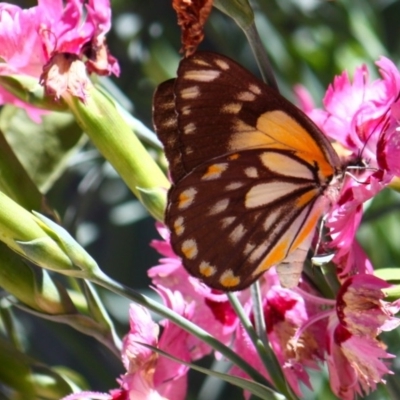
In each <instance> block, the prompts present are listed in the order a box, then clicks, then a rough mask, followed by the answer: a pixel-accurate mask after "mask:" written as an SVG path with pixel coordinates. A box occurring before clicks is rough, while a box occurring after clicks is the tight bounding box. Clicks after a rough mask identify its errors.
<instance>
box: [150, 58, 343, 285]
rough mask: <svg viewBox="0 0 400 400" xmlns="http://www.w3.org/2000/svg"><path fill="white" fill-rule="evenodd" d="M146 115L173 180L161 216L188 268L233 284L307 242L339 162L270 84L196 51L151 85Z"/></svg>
mask: <svg viewBox="0 0 400 400" xmlns="http://www.w3.org/2000/svg"><path fill="white" fill-rule="evenodd" d="M154 124H155V127H156V130H157V133H158V135H159V137H160V139H161V141H162V142H163V143H164V146H165V152H166V156H167V158H168V160H169V162H170V170H171V176H172V179H173V181H174V186H173V187H172V188H171V190H170V192H169V196H168V208H167V212H166V220H165V222H166V224H167V225H168V227H169V228H170V230H171V243H172V246H173V248H174V250H175V252H176V253H177V254H178V255H179V256H181V257H182V261H183V264H184V266H185V267H186V268H187V269H188V271H189V272H190V273H191V274H192V275H194V276H197V277H199V278H200V279H202V280H203V281H204V282H205V283H206V284H207V285H209V286H211V287H213V288H217V289H222V290H239V289H243V288H245V287H246V286H248V285H249V284H250V283H252V282H253V281H254V280H256V279H257V278H258V277H259V276H260V274H262V273H263V272H264V271H265V270H267V269H268V268H270V267H271V266H272V265H275V264H278V263H280V262H282V261H283V260H285V259H287V258H288V256H289V255H291V254H292V255H293V251H295V250H296V249H302V248H303V249H304V248H305V247H307V246H308V245H309V242H310V240H311V239H310V238H311V235H312V233H313V230H314V228H315V225H316V223H317V221H318V219H319V217H320V216H321V213H322V212H323V209H324V203H325V201H324V197H323V196H322V194H323V192H324V190H326V187H327V185H328V184H329V182H330V181H331V179H332V177H333V176H334V174H335V173H336V171H337V169H339V166H340V163H339V160H338V157H337V155H336V153H335V152H334V150H333V149H332V147H331V145H330V144H329V142H328V141H327V140H326V138H325V137H324V136H323V134H322V133H321V132H320V131H319V129H318V128H317V127H316V126H315V125H314V124H313V123H312V122H311V121H310V120H309V119H308V118H307V117H306V116H305V115H304V114H303V113H302V112H301V111H299V110H298V109H297V108H296V107H295V106H293V105H292V104H291V103H290V102H288V101H287V100H286V99H284V98H283V97H282V96H280V95H279V94H278V93H277V92H276V91H275V90H274V89H272V88H270V87H268V86H267V85H265V84H264V83H262V82H260V81H259V80H257V79H256V78H255V77H254V76H253V75H251V74H250V73H249V72H247V71H246V70H244V69H243V68H242V67H241V66H239V65H238V64H236V63H235V62H233V61H232V60H230V59H228V58H225V57H222V56H220V55H217V54H213V53H197V54H195V55H194V56H192V57H190V58H187V59H184V60H183V61H182V62H181V63H180V66H179V69H178V77H177V79H175V80H171V81H167V82H165V83H164V84H162V85H161V86H160V87H159V88H158V90H157V91H156V94H155V97H154ZM303 253H305V252H304V251H303ZM303 258H304V256H303ZM302 261H303V260H302Z"/></svg>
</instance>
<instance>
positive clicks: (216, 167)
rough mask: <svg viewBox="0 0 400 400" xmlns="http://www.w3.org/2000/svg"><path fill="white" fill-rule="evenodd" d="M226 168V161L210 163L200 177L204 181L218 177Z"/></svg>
mask: <svg viewBox="0 0 400 400" xmlns="http://www.w3.org/2000/svg"><path fill="white" fill-rule="evenodd" d="M227 168H228V163H219V164H212V165H210V166H209V167H208V168H207V171H206V173H205V174H204V175H203V176H202V177H201V179H202V180H205V181H211V180H213V179H218V178H220V177H221V175H222V173H223V172H224V171H226V169H227Z"/></svg>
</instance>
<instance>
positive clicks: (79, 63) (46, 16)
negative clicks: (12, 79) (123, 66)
mask: <svg viewBox="0 0 400 400" xmlns="http://www.w3.org/2000/svg"><path fill="white" fill-rule="evenodd" d="M84 16H86V17H85V19H84ZM110 27H111V9H110V4H109V0H100V1H93V0H91V1H89V2H88V4H86V5H85V7H84V2H83V1H72V0H71V1H66V2H65V5H64V2H63V1H61V0H39V1H38V5H37V6H36V7H32V8H29V9H21V8H20V7H18V6H15V5H12V4H8V3H1V4H0V43H1V46H0V58H1V59H2V60H3V62H2V63H1V64H0V76H10V75H26V76H29V77H34V78H40V79H41V82H42V83H43V85H44V87H45V89H46V92H47V93H48V94H50V95H53V96H55V97H56V98H59V97H61V96H62V95H63V94H64V93H65V92H69V93H71V94H72V95H74V96H77V97H79V98H80V99H81V100H85V97H86V91H85V87H86V85H87V84H88V77H87V74H86V71H87V72H89V73H92V72H95V73H96V74H99V75H109V74H111V73H113V74H116V75H118V74H119V66H118V62H117V60H116V59H115V58H114V57H112V56H111V55H110V54H109V53H108V50H107V46H106V40H105V34H106V33H107V32H108V31H109V29H110ZM5 103H11V104H15V105H16V106H19V107H23V108H25V109H26V110H27V112H28V113H29V115H30V117H31V118H32V119H33V120H35V121H39V120H40V115H41V114H42V113H43V112H44V111H43V110H39V109H38V108H35V107H33V106H31V105H30V104H28V103H25V102H23V101H21V100H20V99H18V98H17V97H15V96H14V95H13V94H12V93H10V92H9V91H7V90H5V89H4V88H0V104H5Z"/></svg>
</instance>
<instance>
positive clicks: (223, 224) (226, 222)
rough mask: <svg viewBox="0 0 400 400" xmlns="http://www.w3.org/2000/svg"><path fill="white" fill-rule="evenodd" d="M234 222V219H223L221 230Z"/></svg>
mask: <svg viewBox="0 0 400 400" xmlns="http://www.w3.org/2000/svg"><path fill="white" fill-rule="evenodd" d="M235 220H236V217H225V218H223V219H222V221H221V225H222V229H225V228H227V227H228V226H229V225H231V224H232V223H233V222H234V221H235Z"/></svg>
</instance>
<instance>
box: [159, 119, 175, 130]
mask: <svg viewBox="0 0 400 400" xmlns="http://www.w3.org/2000/svg"><path fill="white" fill-rule="evenodd" d="M162 126H163V127H164V128H172V127H173V126H176V118H175V117H171V118H168V119H165V120H164V121H163V122H162Z"/></svg>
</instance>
